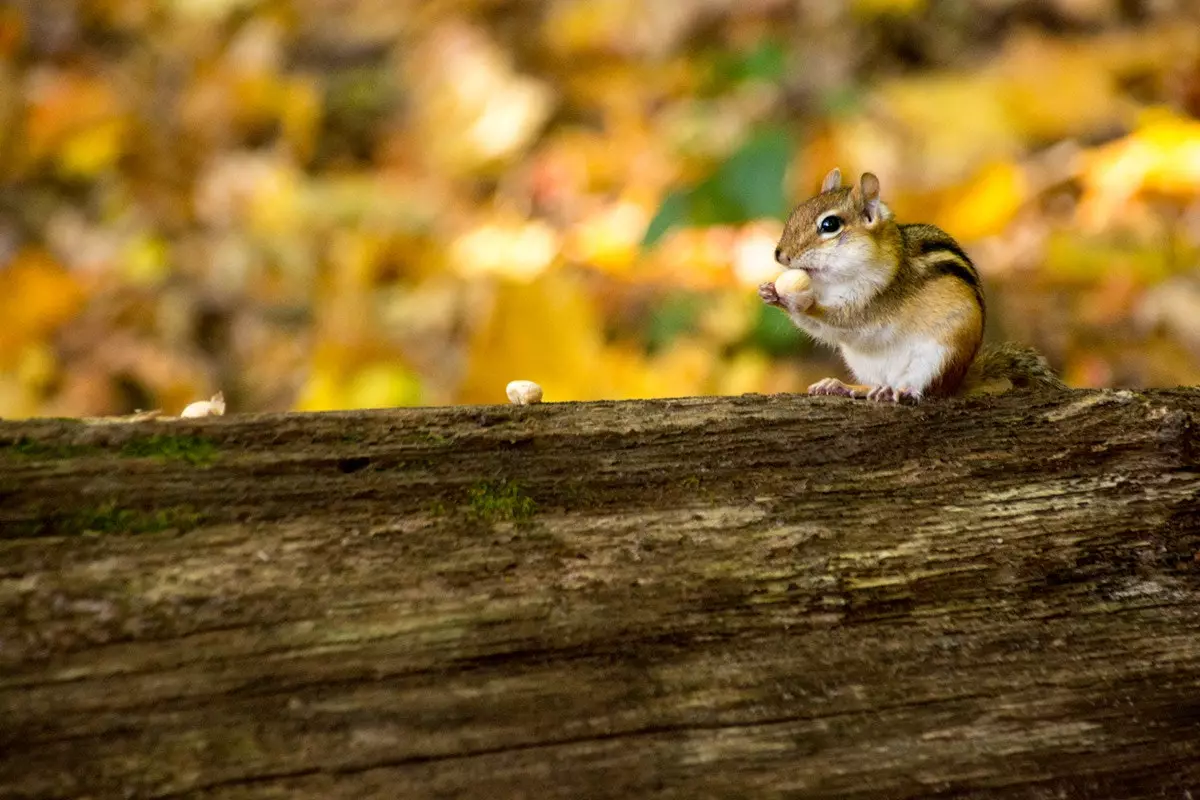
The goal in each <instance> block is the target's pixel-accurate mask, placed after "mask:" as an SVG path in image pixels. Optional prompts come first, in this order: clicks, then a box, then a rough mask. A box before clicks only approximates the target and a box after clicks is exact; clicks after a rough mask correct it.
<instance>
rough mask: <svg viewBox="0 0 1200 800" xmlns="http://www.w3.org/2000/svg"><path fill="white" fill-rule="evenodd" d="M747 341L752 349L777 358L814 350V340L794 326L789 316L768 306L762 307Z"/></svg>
mask: <svg viewBox="0 0 1200 800" xmlns="http://www.w3.org/2000/svg"><path fill="white" fill-rule="evenodd" d="M747 339H748V343H749V344H750V345H751V346H752V347H756V348H758V349H760V350H762V351H763V352H765V353H766V354H767V355H769V356H772V357H775V358H780V357H784V356H794V355H796V354H798V353H801V352H804V351H806V350H810V349H812V339H810V338H808V336H806V335H805V334H804V333H803V332H802V331H801V330H800V329H799V328H797V327H796V326H795V325H793V324H792V321H791V320H790V319H788V316H787V314H785V313H784V312H783V311H780V310H779V309H777V308H771V307H769V306H766V305H764V306H761V307H760V309H759V313H758V318H757V319H756V320H755V321H754V327H753V328H751V330H750V333H749V336H748V337H747Z"/></svg>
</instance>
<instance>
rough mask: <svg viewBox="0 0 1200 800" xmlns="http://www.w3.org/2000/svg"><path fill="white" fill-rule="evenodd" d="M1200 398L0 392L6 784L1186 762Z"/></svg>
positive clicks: (381, 787) (498, 787)
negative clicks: (565, 400)
mask: <svg viewBox="0 0 1200 800" xmlns="http://www.w3.org/2000/svg"><path fill="white" fill-rule="evenodd" d="M1198 414H1200V392H1186V391H1155V392H1149V393H1144V394H1127V393H1126V394H1117V393H1082V392H1078V393H1070V394H1066V395H1055V396H1046V397H1042V396H1034V395H1010V396H1007V397H1003V398H998V399H997V398H993V399H983V400H975V401H954V402H944V403H930V404H927V405H925V406H921V407H918V408H909V407H879V406H873V405H869V404H866V403H855V402H851V401H842V400H835V399H819V400H810V399H807V398H797V397H771V398H764V397H745V398H723V399H689V400H679V401H662V402H645V403H641V402H628V403H596V404H547V405H542V406H536V407H528V408H516V407H474V408H450V409H435V410H431V409H424V410H397V411H386V412H363V413H342V414H327V415H293V416H270V417H237V416H234V417H228V418H224V419H215V420H198V421H174V422H154V423H138V424H135V425H121V426H113V425H104V426H101V425H93V426H83V425H79V424H72V423H70V422H64V421H45V422H27V423H3V424H0V528H3V535H2V536H0V796H3V797H8V798H59V797H80V796H89V797H154V798H166V797H214V798H268V797H269V798H283V797H295V798H353V799H354V800H359V799H360V798H364V797H381V798H424V797H472V798H474V797H479V798H504V797H534V798H539V799H541V798H546V799H547V800H548V799H549V798H586V797H638V798H641V797H708V796H727V797H747V796H778V795H790V796H796V797H811V798H831V797H852V798H908V797H979V798H1015V797H1022V798H1024V797H1030V798H1033V797H1045V798H1051V797H1054V798H1060V797H1065V798H1142V797H1146V798H1149V797H1156V798H1157V797H1170V798H1187V797H1200V561H1198V560H1197V559H1198V553H1200V470H1198V468H1197V460H1198V457H1200V434H1198V433H1197V425H1200V422H1198V421H1197V419H1198V417H1197V415H1198ZM156 435H157V436H159V437H160V438H157V439H155V438H151V437H153V436H156ZM181 436H182V437H185V438H184V439H182V440H179V441H178V442H177V441H176V439H177V438H178V437H181ZM162 437H167V438H162ZM187 437H192V438H187ZM534 504H535V505H534ZM511 516H515V517H518V518H519V519H518V521H516V522H514V521H512V520H511V519H508V517H511ZM130 530H133V531H139V532H138V533H130V532H129V531H130ZM1189 789H1190V790H1191V794H1189V793H1188V790H1189Z"/></svg>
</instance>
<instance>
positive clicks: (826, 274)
mask: <svg viewBox="0 0 1200 800" xmlns="http://www.w3.org/2000/svg"><path fill="white" fill-rule="evenodd" d="M898 236H899V234H898V231H897V229H896V225H895V223H894V222H893V221H892V212H891V211H890V210H889V209H888V207H887V206H886V205H884V203H883V201H882V200H880V199H879V179H878V178H876V177H875V176H874V175H873V174H871V173H870V172H867V173H864V174H863V176H862V178H861V179H860V180H859V183H858V185H857V186H852V187H843V186H842V173H841V170H838V169H833V170H831V171H830V173H829V174H828V175H826V176H825V180H824V182H823V183H822V184H821V193H820V194H818V195H817V196H816V197H813V198H811V199H810V200H807V201H806V202H804V203H801V204H800V205H799V206H798V207H797V208H796V210H794V211H793V212H792V214H791V216H790V217H788V221H787V225H785V226H784V229H783V236H782V237H781V238H780V240H779V246H778V247H777V248H776V249H775V260H776V261H778V262H779V263H780V264H781V265H782V266H784V267H790V268H792V269H802V270H804V271H805V272H807V273H808V274H809V277H811V278H812V281H813V283H814V284H815V285H818V286H820V285H825V286H827V287H833V286H841V287H843V288H845V289H846V290H847V293H848V294H849V295H853V296H855V297H858V296H861V295H867V296H870V295H874V294H875V293H876V292H878V291H879V289H881V288H882V287H884V286H886V285H887V284H888V282H889V281H891V279H892V276H893V275H894V274H895V272H896V269H897V268H898V262H899V249H898V244H897V240H898ZM846 299H847V300H849V299H851V298H850V297H847V298H846ZM860 299H867V298H866V297H861V298H860Z"/></svg>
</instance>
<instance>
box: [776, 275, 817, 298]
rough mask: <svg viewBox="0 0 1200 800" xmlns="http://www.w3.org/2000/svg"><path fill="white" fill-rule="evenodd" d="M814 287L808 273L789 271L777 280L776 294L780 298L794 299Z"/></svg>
mask: <svg viewBox="0 0 1200 800" xmlns="http://www.w3.org/2000/svg"><path fill="white" fill-rule="evenodd" d="M811 285H812V281H811V280H809V278H808V273H807V272H805V271H804V270H802V269H789V270H786V271H785V272H784V273H783V274H782V275H780V276H779V277H778V278H776V279H775V294H777V295H779V296H780V297H792V296H793V295H797V294H800V293H801V292H803V291H805V290H806V289H808V287H809V286H811Z"/></svg>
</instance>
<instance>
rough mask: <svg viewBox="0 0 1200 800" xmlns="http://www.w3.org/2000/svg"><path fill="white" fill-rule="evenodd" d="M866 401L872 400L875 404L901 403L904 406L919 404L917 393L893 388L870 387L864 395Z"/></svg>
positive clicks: (906, 389)
mask: <svg viewBox="0 0 1200 800" xmlns="http://www.w3.org/2000/svg"><path fill="white" fill-rule="evenodd" d="M866 398H867V399H868V400H873V401H875V402H876V403H903V404H904V405H916V404H917V403H919V402H921V395H920V393H919V392H914V391H913V390H912V389H909V388H905V387H900V388H897V387H895V386H872V387H871V388H870V389H869V390H868V391H867V393H866Z"/></svg>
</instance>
